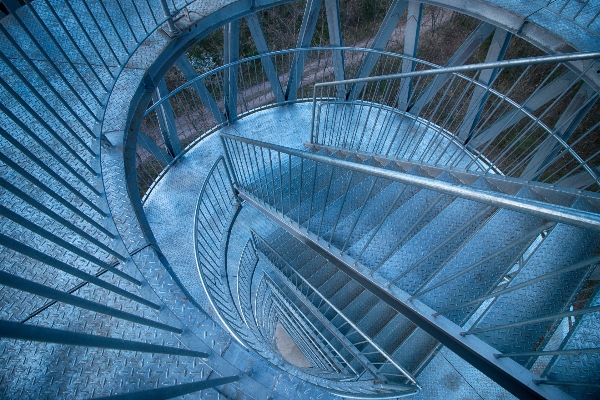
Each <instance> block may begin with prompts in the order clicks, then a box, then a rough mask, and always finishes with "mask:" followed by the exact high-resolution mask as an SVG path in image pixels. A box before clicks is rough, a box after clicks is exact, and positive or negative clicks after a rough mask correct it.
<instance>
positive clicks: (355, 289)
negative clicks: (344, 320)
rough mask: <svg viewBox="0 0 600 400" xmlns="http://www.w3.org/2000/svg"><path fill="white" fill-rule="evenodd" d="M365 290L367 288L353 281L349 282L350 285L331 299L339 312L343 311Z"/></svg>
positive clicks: (347, 284)
mask: <svg viewBox="0 0 600 400" xmlns="http://www.w3.org/2000/svg"><path fill="white" fill-rule="evenodd" d="M364 290H365V288H364V287H363V286H362V285H361V284H359V283H358V282H356V281H355V280H353V279H352V280H350V281H348V283H346V285H345V286H344V287H343V288H342V289H341V290H339V291H338V292H337V293H336V294H335V295H333V296H332V297H331V302H332V303H333V305H335V306H336V307H337V308H338V310H343V309H345V308H346V307H347V306H348V305H349V304H350V303H351V302H352V301H353V300H354V299H356V298H357V297H358V296H359V295H360V294H361V293H362V292H363V291H364Z"/></svg>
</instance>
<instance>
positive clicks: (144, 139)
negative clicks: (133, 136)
mask: <svg viewBox="0 0 600 400" xmlns="http://www.w3.org/2000/svg"><path fill="white" fill-rule="evenodd" d="M137 142H138V143H139V145H140V146H141V147H142V148H144V149H145V150H146V151H148V152H149V153H150V154H152V155H153V156H154V158H156V160H157V161H158V162H159V163H160V164H161V165H162V166H163V167H166V166H167V165H169V164H170V163H171V161H173V157H172V156H171V155H170V154H169V153H167V152H166V151H164V150H163V149H161V148H160V147H159V146H158V145H157V144H156V143H155V142H154V140H152V139H150V138H149V137H148V135H146V134H145V133H144V132H142V131H138V138H137Z"/></svg>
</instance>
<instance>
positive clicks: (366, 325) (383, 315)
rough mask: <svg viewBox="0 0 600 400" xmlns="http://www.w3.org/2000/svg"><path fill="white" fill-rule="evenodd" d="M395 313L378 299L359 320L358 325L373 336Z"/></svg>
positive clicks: (368, 334) (369, 335)
mask: <svg viewBox="0 0 600 400" xmlns="http://www.w3.org/2000/svg"><path fill="white" fill-rule="evenodd" d="M396 314H397V311H396V310H394V309H393V308H391V307H390V306H388V305H387V304H386V303H384V302H383V301H379V302H378V303H377V304H376V305H375V307H373V308H372V309H371V311H369V313H368V314H366V315H365V316H364V317H363V318H362V319H361V320H360V321H359V322H358V324H357V325H358V327H359V328H360V329H361V330H362V331H363V332H364V333H365V334H366V335H367V336H368V337H370V338H373V337H375V335H377V334H378V333H379V332H380V331H381V330H382V329H383V328H384V327H385V326H386V325H387V323H388V322H390V321H391V320H392V319H393V318H394V317H395V316H396Z"/></svg>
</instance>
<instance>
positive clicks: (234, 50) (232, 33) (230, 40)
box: [223, 19, 240, 122]
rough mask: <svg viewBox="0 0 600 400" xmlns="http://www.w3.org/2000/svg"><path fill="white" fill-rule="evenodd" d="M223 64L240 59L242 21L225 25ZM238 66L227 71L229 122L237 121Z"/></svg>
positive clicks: (225, 77)
mask: <svg viewBox="0 0 600 400" xmlns="http://www.w3.org/2000/svg"><path fill="white" fill-rule="evenodd" d="M223 45H224V49H223V63H224V64H230V63H233V62H236V61H238V60H239V59H240V20H239V19H237V20H235V21H232V22H230V23H228V24H227V25H225V27H224V37H223ZM238 69H239V68H238V66H237V65H234V66H232V67H229V68H227V69H225V70H224V71H223V72H224V78H223V81H224V82H223V86H224V88H223V89H224V90H223V91H224V95H225V114H226V115H227V120H228V121H229V122H233V121H235V120H236V119H237V91H238Z"/></svg>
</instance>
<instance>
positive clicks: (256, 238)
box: [252, 231, 420, 389]
mask: <svg viewBox="0 0 600 400" xmlns="http://www.w3.org/2000/svg"><path fill="white" fill-rule="evenodd" d="M252 233H253V234H252V237H253V238H254V240H260V241H261V242H262V244H263V245H264V246H265V247H267V248H268V249H269V250H270V252H271V253H272V254H274V255H276V256H277V258H278V259H279V260H280V261H281V262H283V263H284V264H285V265H286V266H287V267H288V268H289V269H290V270H291V271H293V273H294V275H295V276H297V277H298V278H299V279H300V280H301V281H302V285H304V286H306V287H308V288H309V289H310V290H311V291H312V292H313V293H316V294H317V296H319V298H320V299H321V301H322V302H323V303H325V304H327V306H328V307H329V308H330V309H332V310H333V311H334V312H335V313H336V314H337V315H339V316H340V317H342V319H343V320H344V322H345V323H347V324H348V325H349V326H350V327H351V328H352V329H354V331H356V332H357V333H358V334H359V335H360V336H361V337H362V338H363V339H364V340H365V341H366V342H367V343H369V345H371V346H373V348H375V349H376V350H377V352H378V353H379V354H381V355H382V356H383V357H384V358H385V359H386V360H387V361H388V362H389V363H390V364H391V365H392V366H394V368H396V369H397V370H398V371H400V372H402V374H404V376H405V377H406V378H407V379H408V380H409V381H411V382H412V383H413V384H414V385H415V386H416V387H417V388H419V389H420V386H419V385H418V383H417V381H416V380H415V379H414V378H413V377H412V375H411V374H410V373H409V372H408V371H407V370H406V369H404V368H403V367H402V366H400V365H399V364H398V363H397V362H396V361H394V359H393V358H392V357H391V356H390V355H389V354H387V352H386V351H385V350H384V349H382V348H381V347H380V346H379V345H378V344H377V343H375V342H374V341H373V340H371V338H370V337H369V336H367V335H366V334H365V333H364V332H363V331H362V330H361V329H360V328H359V327H358V326H357V325H356V324H355V323H354V322H352V321H351V320H350V319H349V318H348V317H346V316H345V315H344V313H342V311H341V310H340V309H338V308H337V307H336V306H335V305H334V304H333V303H331V302H330V301H329V300H328V299H327V298H326V297H325V296H323V295H322V294H321V293H320V292H319V290H318V289H317V288H315V287H314V286H313V285H312V284H311V283H310V282H309V281H308V280H307V279H306V278H304V277H303V276H302V274H300V273H298V271H296V269H295V268H294V267H293V266H292V265H291V264H290V263H288V262H287V261H286V260H285V259H284V258H283V257H282V256H281V255H280V254H279V253H278V252H277V251H276V250H275V249H273V247H271V245H269V243H267V242H266V241H265V240H264V239H263V238H262V237H260V236H259V235H258V234H256V232H254V231H252Z"/></svg>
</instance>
